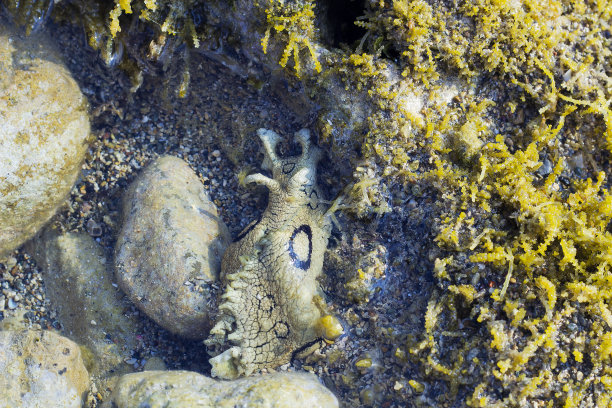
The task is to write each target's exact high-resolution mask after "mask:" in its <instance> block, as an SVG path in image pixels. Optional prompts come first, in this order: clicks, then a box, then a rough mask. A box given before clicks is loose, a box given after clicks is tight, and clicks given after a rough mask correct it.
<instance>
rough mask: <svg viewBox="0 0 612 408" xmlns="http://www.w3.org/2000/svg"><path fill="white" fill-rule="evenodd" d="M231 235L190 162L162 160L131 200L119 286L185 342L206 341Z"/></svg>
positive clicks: (134, 188)
mask: <svg viewBox="0 0 612 408" xmlns="http://www.w3.org/2000/svg"><path fill="white" fill-rule="evenodd" d="M229 241H230V235H229V230H228V229H227V227H226V226H225V224H224V223H223V221H222V220H221V219H220V218H219V216H218V214H217V208H216V207H215V205H214V203H213V202H212V201H211V200H210V198H209V197H208V195H207V193H206V191H205V190H204V186H203V185H202V183H201V182H200V180H199V179H198V176H197V175H196V174H195V172H194V171H193V170H191V168H189V165H188V164H187V163H186V162H184V161H183V160H181V159H179V158H176V157H172V156H165V157H161V158H159V159H157V160H155V161H154V162H153V163H152V164H150V165H149V166H148V167H147V168H146V169H145V170H144V171H143V173H142V174H141V175H139V177H138V178H137V179H136V180H135V181H134V182H133V184H132V185H131V186H130V188H129V190H128V191H127V193H126V194H125V197H124V205H123V226H122V229H121V232H120V233H119V237H118V239H117V244H116V247H115V274H116V278H117V282H118V283H119V285H120V286H121V289H122V290H123V291H124V292H125V293H126V294H127V295H128V297H129V298H130V299H131V300H132V302H134V303H135V304H136V306H138V308H139V309H140V310H142V311H143V312H144V313H145V314H146V315H147V316H149V317H150V318H151V319H153V320H154V321H155V322H157V323H158V324H159V325H160V326H162V327H164V328H165V329H167V330H169V331H171V332H173V333H175V334H178V335H180V336H183V337H186V338H192V339H203V338H205V337H206V336H207V334H208V331H209V329H210V327H211V326H212V316H211V315H210V314H211V311H212V310H211V309H212V308H211V305H214V304H215V302H216V293H215V291H214V285H213V284H214V283H215V282H216V281H217V280H218V279H219V273H220V269H221V257H222V255H223V252H224V251H225V248H226V247H227V245H228V243H229Z"/></svg>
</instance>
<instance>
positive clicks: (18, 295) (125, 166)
mask: <svg viewBox="0 0 612 408" xmlns="http://www.w3.org/2000/svg"><path fill="white" fill-rule="evenodd" d="M0 18H6V15H4V16H3V14H1V13H0ZM41 34H42V35H47V36H50V37H52V38H53V40H54V41H55V42H56V43H57V45H58V49H59V50H60V53H61V54H63V56H64V59H65V62H66V64H67V66H68V68H69V70H70V71H71V72H72V74H73V75H74V77H75V79H76V81H77V82H78V84H79V85H80V87H81V90H82V91H83V93H84V94H85V96H86V97H87V98H88V100H89V104H90V113H91V124H92V134H93V138H94V141H93V142H92V144H91V147H90V149H89V153H88V155H87V159H86V162H85V163H84V165H83V173H82V177H81V178H80V180H79V181H78V182H77V184H76V185H75V187H74V188H73V190H72V194H71V196H70V197H69V200H68V202H67V205H66V206H65V207H64V208H63V209H62V210H61V211H60V213H59V214H58V215H57V216H56V217H54V218H53V219H52V221H51V222H52V223H54V224H55V226H56V227H59V228H60V229H63V230H65V231H74V232H87V233H89V234H90V235H92V236H93V237H94V238H95V239H96V241H98V242H99V243H100V244H101V245H102V246H103V247H104V249H105V251H106V255H107V258H108V259H112V252H113V247H114V244H115V240H116V235H117V233H118V230H119V228H120V215H119V214H120V205H121V197H122V194H123V192H124V191H125V189H126V187H127V186H128V185H129V183H130V182H131V181H132V180H133V179H134V177H135V176H136V174H137V173H138V171H139V170H140V169H141V168H143V167H144V166H146V164H147V163H148V162H150V161H151V160H152V159H153V158H155V157H159V156H161V155H165V154H169V155H173V156H177V157H181V158H183V159H184V160H186V161H187V162H189V164H190V166H191V167H192V168H193V169H194V170H195V171H196V172H197V174H198V175H199V177H200V179H201V180H202V182H203V184H204V186H205V188H206V189H207V190H208V192H209V194H210V196H211V198H212V199H213V200H214V202H215V203H216V204H217V206H218V208H219V211H220V214H221V217H222V218H223V220H224V221H225V223H226V224H227V225H228V227H229V229H230V231H231V233H232V235H234V236H235V235H236V234H237V233H238V232H239V231H240V230H241V229H242V228H243V227H244V226H246V225H247V224H248V223H249V222H250V221H251V220H253V219H254V218H256V217H257V215H258V214H259V213H260V212H262V211H263V209H264V208H265V205H266V195H265V190H263V189H249V188H245V187H242V186H239V184H238V179H237V174H238V173H239V172H240V171H244V170H247V171H251V172H252V171H255V170H258V169H259V166H260V164H261V160H262V158H263V154H262V153H261V152H260V143H259V140H258V139H257V138H256V136H255V131H256V130H257V129H258V128H260V127H264V128H268V129H273V130H275V131H277V132H278V133H280V134H281V135H283V136H285V137H287V139H286V140H289V138H288V136H290V135H291V134H292V133H293V132H295V131H297V130H299V129H300V128H302V127H306V128H310V129H311V130H313V127H312V125H313V121H314V120H315V117H316V115H315V113H316V107H314V106H311V105H310V104H309V103H308V101H307V98H305V97H304V96H303V95H302V94H301V93H300V89H295V88H292V87H291V86H290V85H289V84H288V83H287V82H285V81H284V80H283V79H281V78H278V77H273V76H270V75H269V74H266V73H260V74H261V75H260V78H263V81H253V78H252V77H250V78H249V77H248V76H243V75H241V74H243V73H246V72H249V70H251V71H255V70H256V68H254V67H249V66H248V65H246V64H247V63H246V62H242V64H245V65H241V62H236V61H232V62H231V64H230V65H231V67H230V68H228V67H227V66H225V65H223V64H221V63H219V62H218V61H219V60H220V59H221V58H217V61H215V60H211V59H209V58H207V57H205V56H204V55H202V54H201V53H198V52H191V53H190V59H189V64H190V73H191V84H190V88H189V93H188V95H187V97H186V98H184V99H180V98H178V97H176V96H175V90H176V87H177V86H178V83H179V79H178V76H179V75H180V73H181V72H182V71H181V70H176V69H172V67H170V68H169V69H168V70H167V71H166V72H164V70H163V68H162V67H160V66H159V65H151V66H150V70H149V72H148V73H146V74H145V78H144V83H143V84H142V86H141V87H140V89H138V90H137V91H136V92H135V93H131V92H130V87H131V83H130V80H129V78H128V77H127V76H126V75H125V74H124V72H122V71H121V70H120V69H118V68H109V67H107V66H106V65H105V64H104V63H103V62H102V60H101V58H100V57H99V55H98V53H97V52H96V51H94V50H92V49H91V48H90V47H89V46H88V45H87V40H86V37H85V35H84V33H83V30H82V29H80V28H79V27H71V26H69V25H58V24H56V23H53V22H50V23H49V24H48V25H47V26H46V27H45V28H44V29H43V32H42V33H41ZM228 61H231V60H229V59H228ZM315 141H316V134H315ZM287 149H289V150H290V149H291V146H289V147H287V146H285V150H287ZM334 165H340V166H342V165H343V164H342V163H335V161H334V158H333V157H329V155H328V156H326V157H325V158H324V159H323V160H322V163H321V164H320V166H319V172H320V174H319V182H320V184H321V185H322V188H323V190H324V191H325V192H326V195H327V198H328V199H331V198H333V197H334V196H335V195H336V194H337V193H338V192H339V191H340V190H341V189H342V187H343V186H341V185H337V183H335V178H334V172H335V170H334ZM390 188H391V191H389V196H390V197H393V200H391V203H392V205H393V206H392V211H391V212H390V213H387V214H385V215H382V216H379V217H374V218H372V219H370V220H368V221H367V222H365V221H358V220H354V219H351V218H349V217H346V216H344V215H343V214H338V219H339V228H335V230H334V232H333V234H332V238H331V239H330V243H329V250H328V254H326V261H325V265H324V277H323V278H322V280H321V285H322V288H323V290H324V292H325V293H326V295H327V301H328V303H329V304H330V306H331V307H332V311H333V312H334V313H335V314H337V315H338V316H339V317H340V319H341V320H342V322H343V324H344V327H345V332H346V334H345V335H344V336H343V337H341V338H340V339H339V340H338V341H336V343H335V344H332V345H328V346H327V347H325V348H323V349H321V350H320V351H318V352H315V353H314V355H312V356H311V357H310V358H306V359H296V360H294V361H293V362H292V363H291V364H290V365H289V366H284V367H282V368H281V369H290V370H309V371H312V372H314V373H316V374H317V375H319V376H320V378H321V379H322V381H323V382H324V383H325V385H326V386H327V387H329V388H330V389H331V390H332V391H333V392H334V393H335V394H336V395H337V396H338V398H339V400H340V401H341V404H342V406H346V407H355V406H363V405H367V406H380V407H404V406H433V405H435V404H434V403H433V402H432V401H430V400H428V399H427V397H425V396H424V395H418V394H417V393H415V392H414V391H413V389H412V388H411V387H410V386H409V384H408V380H410V379H417V380H418V379H419V378H418V372H417V368H416V367H413V366H412V365H411V364H410V363H406V362H401V361H400V360H398V358H397V356H396V350H397V347H400V346H402V345H401V344H398V343H397V339H398V338H405V337H406V336H411V335H418V333H419V332H421V331H422V330H423V316H424V310H425V306H426V303H427V300H428V298H429V293H430V290H431V286H432V279H431V277H430V276H429V274H428V273H427V271H431V270H432V268H431V261H430V260H429V259H428V258H427V257H426V256H419V254H421V253H426V251H424V247H425V246H427V245H428V244H427V242H432V240H431V236H430V232H429V230H428V227H427V221H426V220H427V217H426V215H425V214H424V212H425V211H426V210H424V209H426V208H427V205H426V204H427V202H431V200H432V198H431V197H428V196H427V194H419V195H418V197H420V198H418V199H417V201H420V202H416V201H415V200H414V199H413V198H411V197H410V195H409V193H405V192H404V190H403V189H402V187H401V186H395V187H394V186H390ZM394 189H395V190H394ZM376 248H378V253H379V257H378V258H379V261H380V262H381V264H382V265H383V270H382V271H383V272H384V274H383V275H382V276H380V278H379V279H376V280H374V281H373V282H372V288H371V289H372V294H371V298H370V300H369V302H366V303H362V304H357V303H355V302H354V301H353V300H351V297H350V296H347V290H346V289H344V286H345V283H346V281H347V279H348V278H350V277H352V276H353V275H354V273H355V271H350V270H349V271H347V270H342V269H339V267H338V262H335V263H334V262H329V259H328V258H330V257H329V256H328V255H333V256H331V257H332V258H333V257H334V256H335V257H336V258H337V257H340V259H342V258H344V259H347V260H351V259H357V258H359V257H360V256H361V255H362V254H365V253H367V252H371V251H373V250H374V249H376ZM0 274H2V289H3V292H2V293H3V299H0V300H3V301H0V307H2V306H3V307H4V310H3V311H2V312H1V313H2V318H3V319H6V318H9V317H11V316H16V315H22V314H23V313H24V312H25V315H24V316H25V318H26V320H27V322H28V324H29V325H30V326H32V327H35V328H39V327H42V328H44V329H51V330H59V331H60V332H61V324H60V323H59V322H58V321H56V320H55V318H54V317H55V313H54V311H53V305H52V304H49V302H48V301H47V300H46V299H45V297H44V282H42V279H41V274H40V271H39V270H38V268H37V266H36V264H35V262H34V261H33V260H32V258H31V257H30V255H29V254H28V252H27V251H26V250H25V249H20V250H18V251H16V252H15V253H14V254H13V256H12V257H11V258H9V261H8V262H7V263H6V264H4V265H3V264H0ZM133 313H138V311H137V310H136V309H135V308H134V310H133ZM141 316H142V321H143V329H142V333H139V334H138V336H139V339H141V342H140V344H139V346H138V347H137V348H136V349H135V350H133V351H132V353H131V356H128V357H129V358H126V361H128V363H129V364H131V365H133V366H134V369H135V371H138V370H142V368H143V366H144V364H145V363H146V361H147V360H149V359H150V358H151V357H154V356H157V357H160V358H162V359H163V360H164V362H165V363H166V365H167V367H168V369H186V370H194V371H198V372H201V373H203V374H209V370H210V367H209V365H208V362H207V359H208V356H207V354H206V352H205V348H204V346H203V345H202V344H201V342H192V341H186V340H183V339H181V338H178V337H176V336H174V335H172V334H170V333H169V332H167V331H165V330H164V329H162V328H160V327H159V326H157V325H156V324H155V323H154V322H153V321H151V320H149V319H147V318H146V317H145V316H144V315H141ZM367 358H369V359H370V360H371V362H372V365H371V366H370V367H368V368H359V367H356V366H355V363H356V362H357V361H359V360H362V359H367ZM428 389H429V392H428V393H427V394H428V395H430V396H435V395H436V394H437V393H443V392H445V388H444V383H442V382H440V383H435V382H432V383H430V384H429V385H428ZM460 399H461V398H459V400H460Z"/></svg>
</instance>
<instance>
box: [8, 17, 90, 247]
mask: <svg viewBox="0 0 612 408" xmlns="http://www.w3.org/2000/svg"><path fill="white" fill-rule="evenodd" d="M0 123H1V126H0V146H1V148H0V258H3V257H5V256H7V255H8V253H9V252H10V251H12V250H13V249H15V248H17V247H18V246H19V245H21V244H22V243H23V242H24V241H26V240H27V239H28V238H30V237H31V236H32V235H34V234H35V233H36V232H37V231H38V230H39V229H40V228H41V227H42V226H43V225H44V224H45V223H46V222H47V221H48V220H49V218H51V216H52V215H53V214H55V212H56V210H57V209H58V207H59V206H60V205H61V204H62V203H63V202H64V200H65V199H66V197H67V195H68V193H69V192H70V189H71V188H72V185H73V184H74V182H75V181H76V179H77V176H78V175H79V172H80V170H81V162H82V161H83V159H84V155H85V151H86V149H87V141H88V138H89V119H88V116H87V101H86V100H85V98H84V97H83V95H82V94H81V91H80V89H79V86H78V85H77V83H76V82H75V81H74V79H73V78H72V76H71V75H70V73H69V72H68V70H67V69H66V68H65V67H64V65H63V64H62V63H61V62H60V60H59V58H58V57H57V56H56V55H55V52H54V51H53V50H52V49H51V48H50V47H49V45H48V44H47V43H46V42H45V41H44V40H43V39H41V38H38V37H31V38H28V39H27V40H21V39H19V38H18V37H17V36H16V35H15V34H13V33H11V32H10V31H9V29H8V28H7V27H5V26H4V25H3V24H1V23H0Z"/></svg>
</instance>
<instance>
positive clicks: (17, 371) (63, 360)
mask: <svg viewBox="0 0 612 408" xmlns="http://www.w3.org/2000/svg"><path fill="white" fill-rule="evenodd" d="M0 372H2V375H0V407H28V408H47V407H62V408H80V407H81V406H82V403H83V400H84V397H85V394H86V392H87V390H88V388H89V375H88V373H87V370H86V369H85V366H84V364H83V360H82V359H81V351H80V349H79V346H78V345H77V344H76V343H74V342H72V341H71V340H69V339H67V338H65V337H62V336H60V335H58V334H56V333H53V332H50V331H35V330H20V331H12V330H10V331H4V330H2V331H0Z"/></svg>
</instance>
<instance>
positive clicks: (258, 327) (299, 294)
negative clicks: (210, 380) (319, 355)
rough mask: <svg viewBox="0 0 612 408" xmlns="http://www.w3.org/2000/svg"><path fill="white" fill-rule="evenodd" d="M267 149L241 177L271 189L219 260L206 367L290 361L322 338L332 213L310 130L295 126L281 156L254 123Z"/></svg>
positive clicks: (225, 369) (218, 370) (220, 372)
mask: <svg viewBox="0 0 612 408" xmlns="http://www.w3.org/2000/svg"><path fill="white" fill-rule="evenodd" d="M257 133H258V136H259V138H260V139H261V141H262V143H263V146H264V149H265V159H264V162H263V164H262V168H263V169H265V170H269V171H271V173H272V177H271V178H270V177H267V176H265V175H263V174H261V173H257V174H251V175H249V176H247V177H246V178H245V180H244V181H245V183H255V184H260V185H263V186H265V187H266V188H267V189H268V190H269V197H268V206H267V208H266V209H265V211H264V212H263V214H262V215H261V216H260V217H259V219H257V220H254V221H253V222H251V223H250V224H249V225H248V226H247V227H246V228H245V229H244V230H243V231H242V232H241V233H240V234H239V235H238V237H237V238H236V239H235V240H234V242H233V243H232V244H230V245H229V247H228V248H227V250H226V252H225V254H224V255H223V259H222V262H221V279H222V284H223V285H224V287H225V289H224V292H223V295H222V296H221V299H220V301H219V311H218V314H217V318H216V324H215V325H214V327H213V328H212V330H211V332H210V335H209V337H208V339H207V340H206V341H205V344H206V345H207V347H208V351H209V353H210V354H211V355H212V356H213V357H212V358H211V359H210V360H209V361H210V364H211V366H212V375H213V376H216V377H220V378H227V379H233V378H237V377H240V376H247V375H250V374H251V373H253V372H254V371H256V370H261V369H264V368H271V367H277V366H280V365H283V364H285V363H288V362H289V361H290V360H291V358H292V356H293V355H295V353H296V352H298V351H300V350H304V348H305V347H308V346H309V345H313V344H314V343H316V342H317V341H318V340H320V339H321V333H320V330H319V329H318V327H320V321H321V319H322V318H324V317H325V316H324V317H322V314H323V312H322V310H321V303H322V302H321V301H320V299H321V296H320V289H319V286H318V284H317V277H318V276H319V275H320V274H321V271H322V268H323V255H324V252H325V249H326V247H327V241H328V238H329V235H330V232H331V220H330V216H329V215H328V213H327V211H326V208H325V205H324V203H323V201H322V199H321V197H322V196H321V193H320V191H319V189H318V187H317V184H316V165H317V162H318V161H319V159H320V157H321V151H320V150H319V148H317V147H316V146H313V145H312V144H311V143H310V133H309V132H308V130H306V129H303V130H300V131H299V132H297V133H296V140H297V141H298V142H299V144H300V145H301V148H302V152H301V154H300V155H298V156H293V157H288V158H280V157H279V156H277V154H276V146H277V144H278V142H279V140H280V136H279V135H278V134H276V133H275V132H273V131H270V130H266V129H259V130H258V132H257Z"/></svg>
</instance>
